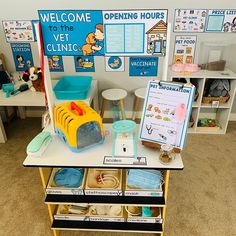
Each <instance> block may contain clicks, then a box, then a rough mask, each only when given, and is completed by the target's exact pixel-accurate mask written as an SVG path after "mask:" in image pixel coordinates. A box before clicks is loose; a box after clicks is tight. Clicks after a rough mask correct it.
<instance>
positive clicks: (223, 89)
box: [208, 79, 230, 97]
mask: <svg viewBox="0 0 236 236" xmlns="http://www.w3.org/2000/svg"><path fill="white" fill-rule="evenodd" d="M229 90H230V83H229V80H227V79H222V80H221V79H216V80H213V81H212V83H211V85H210V87H209V93H208V96H209V97H225V96H226V95H227V94H228V92H229Z"/></svg>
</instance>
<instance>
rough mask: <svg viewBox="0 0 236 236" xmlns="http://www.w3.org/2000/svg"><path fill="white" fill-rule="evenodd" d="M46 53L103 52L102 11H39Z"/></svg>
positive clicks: (89, 53) (86, 53)
mask: <svg viewBox="0 0 236 236" xmlns="http://www.w3.org/2000/svg"><path fill="white" fill-rule="evenodd" d="M38 13H39V20H40V23H41V26H42V34H43V41H44V52H45V55H55V54H57V55H84V56H86V55H98V56H99V55H104V47H103V43H104V30H103V21H102V11H92V10H81V11H78V10H40V11H38Z"/></svg>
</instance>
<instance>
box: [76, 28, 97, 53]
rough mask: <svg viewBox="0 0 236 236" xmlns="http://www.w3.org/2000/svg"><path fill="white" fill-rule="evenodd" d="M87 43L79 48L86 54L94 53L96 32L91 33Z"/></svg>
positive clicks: (86, 40)
mask: <svg viewBox="0 0 236 236" xmlns="http://www.w3.org/2000/svg"><path fill="white" fill-rule="evenodd" d="M85 42H86V44H84V45H83V46H82V48H79V51H82V53H83V55H84V56H87V55H90V54H93V53H94V52H95V50H94V49H92V47H93V46H95V44H96V39H95V34H94V33H93V32H92V33H89V34H88V35H87V37H86V39H85Z"/></svg>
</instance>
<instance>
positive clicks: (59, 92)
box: [53, 76, 92, 100]
mask: <svg viewBox="0 0 236 236" xmlns="http://www.w3.org/2000/svg"><path fill="white" fill-rule="evenodd" d="M91 82H92V76H63V77H62V78H61V79H60V80H59V81H58V83H57V84H56V86H55V87H54V89H53V91H54V93H55V96H56V98H57V99H60V100H85V99H86V98H87V94H88V91H89V90H90V87H91Z"/></svg>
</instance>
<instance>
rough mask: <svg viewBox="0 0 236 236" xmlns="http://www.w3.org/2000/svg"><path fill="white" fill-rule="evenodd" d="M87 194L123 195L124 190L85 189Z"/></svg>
mask: <svg viewBox="0 0 236 236" xmlns="http://www.w3.org/2000/svg"><path fill="white" fill-rule="evenodd" d="M84 193H85V195H105V196H122V195H123V192H122V190H105V189H104V190H102V189H85V190H84Z"/></svg>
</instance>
